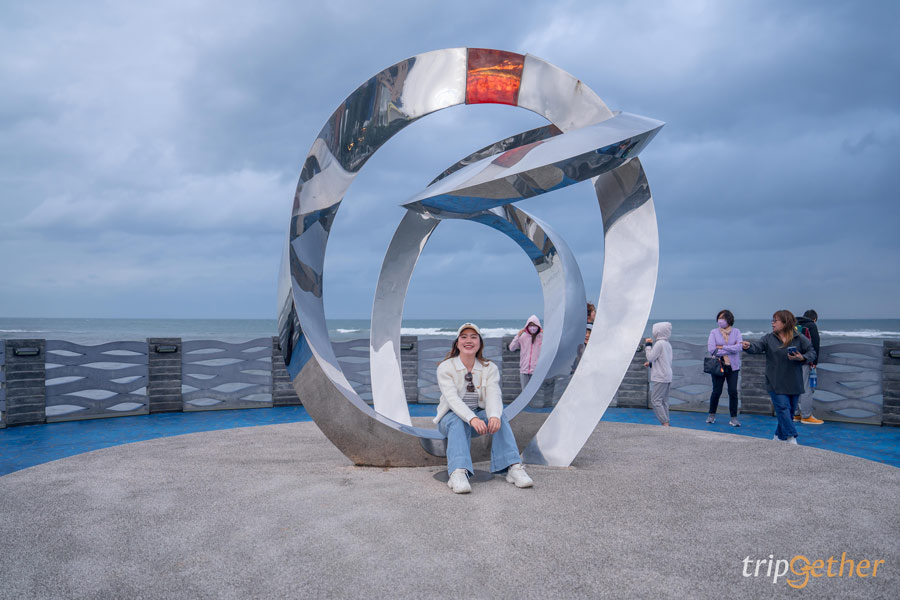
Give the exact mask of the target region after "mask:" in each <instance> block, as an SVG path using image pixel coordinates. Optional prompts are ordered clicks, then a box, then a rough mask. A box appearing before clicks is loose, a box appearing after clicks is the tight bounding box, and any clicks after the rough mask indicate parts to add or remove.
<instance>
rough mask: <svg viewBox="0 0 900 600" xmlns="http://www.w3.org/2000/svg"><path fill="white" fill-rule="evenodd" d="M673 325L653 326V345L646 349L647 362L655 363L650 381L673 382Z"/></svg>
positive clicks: (655, 324)
mask: <svg viewBox="0 0 900 600" xmlns="http://www.w3.org/2000/svg"><path fill="white" fill-rule="evenodd" d="M671 335H672V324H671V323H669V322H668V321H662V322H660V323H654V324H653V345H652V346H649V347H645V348H644V353H645V354H646V356H647V360H648V361H650V362H651V363H653V368H652V369H650V381H659V382H660V383H670V382H671V381H672V344H670V343H669V337H671Z"/></svg>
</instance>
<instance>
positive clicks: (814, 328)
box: [797, 317, 819, 365]
mask: <svg viewBox="0 0 900 600" xmlns="http://www.w3.org/2000/svg"><path fill="white" fill-rule="evenodd" d="M797 325H799V326H800V331H803V328H804V327H808V328H809V341H811V342H812V347H813V350H815V351H816V360H815V361H813V364H814V365H815V364H817V363H818V362H819V327H818V325H816V322H815V321H813V320H812V319H807V318H806V317H797Z"/></svg>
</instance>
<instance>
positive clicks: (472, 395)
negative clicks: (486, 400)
mask: <svg viewBox="0 0 900 600" xmlns="http://www.w3.org/2000/svg"><path fill="white" fill-rule="evenodd" d="M462 401H463V402H465V403H466V406H468V407H469V408H470V409H472V410H473V411H474V410H478V392H466V393H465V394H464V395H463V397H462Z"/></svg>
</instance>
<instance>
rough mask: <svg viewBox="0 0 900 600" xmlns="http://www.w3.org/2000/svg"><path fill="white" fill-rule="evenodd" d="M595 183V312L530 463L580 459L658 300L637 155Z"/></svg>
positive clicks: (653, 237) (648, 202) (651, 225)
mask: <svg viewBox="0 0 900 600" xmlns="http://www.w3.org/2000/svg"><path fill="white" fill-rule="evenodd" d="M594 188H595V190H596V191H597V198H598V200H599V202H600V210H601V212H602V214H603V216H604V222H603V234H604V245H605V253H604V259H603V285H602V288H601V290H600V299H599V300H598V302H597V316H596V317H595V320H594V327H593V331H592V333H591V340H590V342H589V343H588V345H587V347H586V348H585V350H584V354H583V355H582V357H581V362H580V363H579V365H578V369H576V371H575V373H574V375H573V376H572V379H571V381H570V382H569V385H568V387H567V388H566V391H565V393H564V394H563V396H562V397H561V398H560V400H559V403H558V404H557V405H556V407H555V408H554V409H553V412H552V413H550V416H549V417H548V418H547V420H546V422H545V423H544V424H543V426H542V427H541V429H540V430H539V431H538V432H537V435H535V437H534V439H532V440H531V443H530V444H529V445H528V447H527V448H526V450H525V452H524V453H523V458H524V459H525V461H526V462H529V463H537V464H546V465H568V464H570V463H571V462H572V460H574V459H575V457H576V456H577V455H578V452H579V451H580V450H581V447H582V446H583V445H584V443H585V442H586V441H587V439H588V437H590V435H591V433H592V432H593V431H594V428H595V427H596V426H597V423H598V422H599V421H600V418H601V417H602V416H603V413H604V412H605V411H606V409H607V408H608V407H609V403H610V402H611V401H612V398H613V396H614V395H615V393H616V390H617V389H618V387H619V384H620V383H621V382H622V377H623V376H624V373H625V371H626V370H627V369H628V364H629V363H630V362H631V359H632V357H633V356H634V349H635V347H636V345H637V343H638V341H639V340H640V338H641V334H642V332H643V330H644V326H645V325H646V323H647V318H648V317H649V316H650V307H651V305H652V304H653V293H654V291H655V289H656V273H657V268H658V264H659V241H658V240H659V238H658V233H657V228H656V210H655V208H654V206H653V199H652V198H651V196H650V187H649V185H648V184H647V178H646V176H645V174H644V169H643V167H642V166H641V163H640V159H637V158H634V159H632V160H631V161H629V162H628V163H626V164H625V165H623V166H621V167H619V168H618V169H616V170H615V171H612V172H611V173H607V174H605V175H603V176H601V177H599V178H597V180H596V181H595V182H594ZM619 373H621V374H620V375H618V377H616V376H615V375H616V374H619Z"/></svg>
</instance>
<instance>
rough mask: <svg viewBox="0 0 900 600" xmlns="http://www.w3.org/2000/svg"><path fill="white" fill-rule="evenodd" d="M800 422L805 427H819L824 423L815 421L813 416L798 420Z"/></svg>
mask: <svg viewBox="0 0 900 600" xmlns="http://www.w3.org/2000/svg"><path fill="white" fill-rule="evenodd" d="M800 422H801V423H804V424H806V425H821V424H822V423H824V422H825V421H823V420H822V419H817V418H815V417H814V416H812V415H810V416H808V417H806V418H805V419H800Z"/></svg>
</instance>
